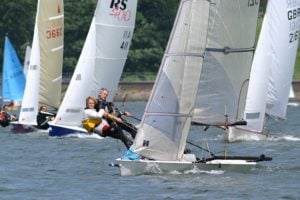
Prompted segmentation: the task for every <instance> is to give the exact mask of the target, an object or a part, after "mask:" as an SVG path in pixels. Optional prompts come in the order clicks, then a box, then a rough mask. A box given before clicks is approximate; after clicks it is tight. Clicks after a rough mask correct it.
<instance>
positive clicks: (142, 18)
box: [0, 0, 267, 73]
mask: <svg viewBox="0 0 300 200" xmlns="http://www.w3.org/2000/svg"><path fill="white" fill-rule="evenodd" d="M249 1H251V0H249ZM266 1H267V0H261V5H260V10H261V12H263V11H264V9H265V5H266ZM179 2H180V0H139V1H138V7H137V17H136V27H135V31H134V35H133V39H132V44H131V46H130V51H129V54H128V59H127V62H126V65H125V68H124V71H125V72H129V73H135V72H139V73H143V72H145V73H146V72H157V70H158V68H159V65H160V62H161V58H162V56H163V53H164V49H165V47H166V44H167V41H168V38H169V34H170V31H171V29H172V26H173V22H174V20H175V16H176V12H177V8H178V5H179ZM96 4H97V0H76V1H74V0H64V11H65V27H64V28H65V30H64V34H65V35H64V61H63V62H64V63H63V72H64V73H72V72H73V70H74V67H75V66H76V63H77V60H78V58H79V55H80V52H81V49H82V47H83V44H84V41H85V38H86V35H87V32H88V29H89V26H90V23H91V19H92V17H93V14H94V10H95V8H96ZM36 6H37V0H22V1H20V0H1V6H0V17H1V19H2V20H1V21H0V36H1V38H0V63H3V47H4V37H5V34H6V33H7V34H8V35H9V38H10V39H11V41H12V43H13V46H14V47H15V49H16V51H17V53H18V55H19V57H20V60H21V62H23V59H24V55H25V50H26V46H27V45H31V42H32V38H33V29H34V22H35V15H36ZM1 69H2V64H1ZM1 71H2V70H1Z"/></svg>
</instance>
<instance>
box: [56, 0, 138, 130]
mask: <svg viewBox="0 0 300 200" xmlns="http://www.w3.org/2000/svg"><path fill="white" fill-rule="evenodd" d="M122 2H123V3H121V2H120V1H114V0H99V1H98V3H97V8H96V10H95V14H94V17H93V20H92V23H91V25H90V29H89V32H88V35H87V38H86V41H85V44H84V47H83V49H82V52H81V55H80V58H79V61H78V63H77V66H76V68H75V71H74V74H73V76H72V79H71V82H70V84H69V87H68V90H67V92H66V94H65V97H64V99H63V102H62V104H61V106H60V108H59V111H58V113H57V121H56V124H61V125H71V126H80V125H81V120H82V117H83V111H84V106H85V98H86V97H87V96H97V95H98V91H99V90H100V88H102V87H104V88H107V89H108V90H109V91H110V98H111V99H110V100H112V98H113V97H114V95H115V94H116V91H117V89H118V83H119V80H120V77H121V74H122V71H123V68H124V65H125V62H126V59H127V54H128V50H129V46H130V42H131V39H132V35H133V30H134V25H135V16H136V8H137V0H130V1H122Z"/></svg>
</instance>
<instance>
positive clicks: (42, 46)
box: [19, 0, 64, 125]
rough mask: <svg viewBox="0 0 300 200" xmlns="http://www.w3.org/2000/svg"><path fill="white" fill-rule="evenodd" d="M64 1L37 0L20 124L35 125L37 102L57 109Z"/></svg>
mask: <svg viewBox="0 0 300 200" xmlns="http://www.w3.org/2000/svg"><path fill="white" fill-rule="evenodd" d="M63 8H64V6H63V0H58V1H53V0H39V1H38V5H37V14H36V21H35V27H34V35H33V42H32V51H31V56H30V65H29V69H28V72H27V82H26V87H25V94H24V99H23V103H22V108H21V112H20V116H19V122H20V123H22V124H28V125H36V115H37V113H38V106H39V103H41V104H45V105H47V106H51V107H54V108H58V106H59V103H60V98H61V96H60V95H61V74H62V60H63V35H64V34H63V32H64V10H63Z"/></svg>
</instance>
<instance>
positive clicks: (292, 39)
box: [290, 31, 299, 43]
mask: <svg viewBox="0 0 300 200" xmlns="http://www.w3.org/2000/svg"><path fill="white" fill-rule="evenodd" d="M298 37H299V32H298V31H295V32H294V33H290V43H292V42H295V41H297V40H298Z"/></svg>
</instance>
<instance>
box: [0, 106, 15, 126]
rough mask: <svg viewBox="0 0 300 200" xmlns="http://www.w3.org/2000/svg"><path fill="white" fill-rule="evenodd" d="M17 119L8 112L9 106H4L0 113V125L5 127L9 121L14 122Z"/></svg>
mask: <svg viewBox="0 0 300 200" xmlns="http://www.w3.org/2000/svg"><path fill="white" fill-rule="evenodd" d="M16 120H17V117H16V116H15V115H13V114H11V113H10V112H9V106H8V105H4V106H3V109H2V111H1V112H0V125H1V126H2V127H6V126H8V125H9V123H10V122H11V121H16Z"/></svg>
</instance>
